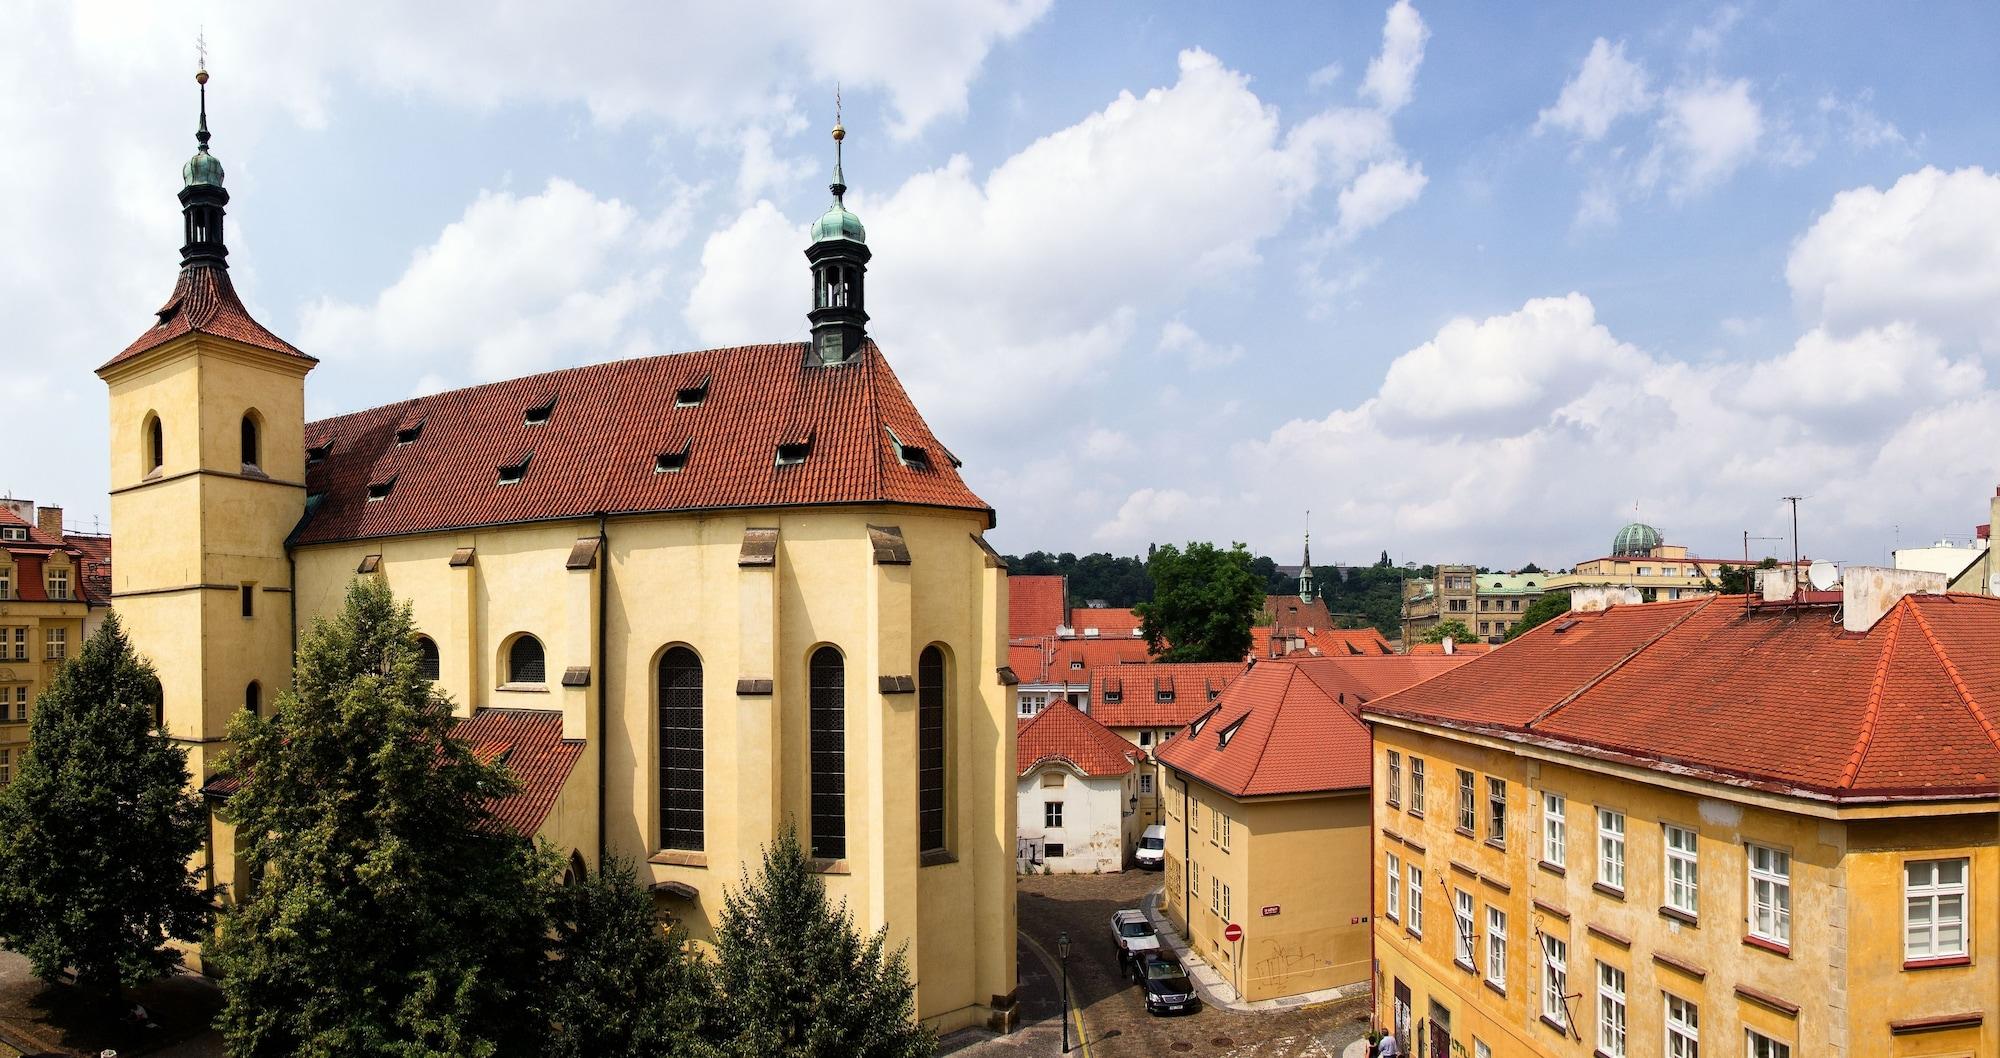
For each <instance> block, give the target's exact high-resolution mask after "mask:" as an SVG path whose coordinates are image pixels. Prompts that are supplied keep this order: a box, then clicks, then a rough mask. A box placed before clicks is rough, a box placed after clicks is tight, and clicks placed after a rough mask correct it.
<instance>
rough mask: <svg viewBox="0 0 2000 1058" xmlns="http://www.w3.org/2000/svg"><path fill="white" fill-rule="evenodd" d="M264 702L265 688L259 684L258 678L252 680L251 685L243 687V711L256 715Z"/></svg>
mask: <svg viewBox="0 0 2000 1058" xmlns="http://www.w3.org/2000/svg"><path fill="white" fill-rule="evenodd" d="M263 704H264V688H262V687H260V686H258V684H257V681H256V680H251V681H250V686H248V687H245V688H243V711H244V712H246V713H249V714H250V715H251V716H256V715H257V713H258V711H259V710H260V709H261V707H262V706H263Z"/></svg>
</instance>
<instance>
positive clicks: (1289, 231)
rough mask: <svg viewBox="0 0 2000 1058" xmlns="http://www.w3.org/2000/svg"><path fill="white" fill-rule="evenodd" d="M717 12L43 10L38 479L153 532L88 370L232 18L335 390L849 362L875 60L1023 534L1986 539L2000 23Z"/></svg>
mask: <svg viewBox="0 0 2000 1058" xmlns="http://www.w3.org/2000/svg"><path fill="white" fill-rule="evenodd" d="M666 6H667V5H637V6H629V7H627V6H622V5H592V4H580V5H567V6H564V7H563V8H562V9H561V10H557V9H556V8H554V7H553V6H551V7H550V8H549V9H548V10H546V11H543V10H538V9H533V8H518V9H517V8H501V9H498V10H491V9H489V8H488V7H477V8H473V7H463V8H461V7H455V6H453V5H426V6H425V7H423V8H421V9H416V10H417V13H416V14H414V15H413V14H411V13H410V9H406V8H405V6H403V5H394V4H388V3H379V4H373V3H351V4H342V5H331V4H325V5H303V6H299V7H296V8H293V7H287V8H285V9H283V10H276V9H268V8H266V7H260V6H253V5H247V4H224V3H212V4H185V5H171V4H168V5H154V4H137V3H134V4H83V5H79V6H76V7H70V6H67V5H59V4H53V3H51V4H44V5H39V6H33V7H31V8H29V9H28V10H27V13H26V14H25V15H24V17H23V19H22V30H21V31H20V32H17V33H15V34H12V35H10V37H9V39H8V40H7V41H6V42H4V43H0V53H4V54H0V57H4V59H5V60H6V61H5V62H4V63H0V66H4V67H5V69H4V70H0V99H5V100H6V102H5V103H4V104H0V137H4V138H5V141H6V142H8V143H9V144H10V145H12V148H13V153H14V156H15V158H16V159H17V162H16V163H15V164H11V165H10V166H9V167H7V171H6V172H0V194H5V195H7V197H8V200H9V201H11V202H14V203H17V204H24V205H25V208H17V210H14V211H10V212H11V213H13V214H15V219H16V221H17V223H20V224H21V225H23V230H20V231H18V232H17V246H20V247H22V250H21V251H20V252H17V253H16V254H14V255H10V256H11V258H12V259H11V260H10V261H8V262H7V263H6V264H4V265H0V269H4V270H5V276H6V278H5V280H4V282H0V313H4V314H5V316H6V318H8V319H9V320H12V321H15V324H16V330H17V335H18V341H17V343H16V344H15V345H14V347H13V349H12V350H11V351H10V352H8V353H7V354H6V359H7V369H8V375H9V376H10V377H11V378H12V379H13V380H14V381H15V382H16V384H17V386H18V387H20V392H21V393H22V394H23V398H22V399H20V400H17V402H16V407H17V409H18V410H17V412H16V413H15V416H14V418H15V421H16V425H17V429H15V430H12V431H10V435H11V437H12V439H13V444H11V445H10V446H9V455H8V457H7V458H6V459H5V460H4V461H0V490H6V491H11V492H12V493H13V494H15V495H17V496H31V497H33V498H35V499H38V500H41V501H43V502H49V503H60V504H62V505H64V506H65V507H67V508H68V510H69V511H70V513H71V520H72V524H76V525H85V526H87V525H89V524H90V521H91V519H92V518H93V516H104V515H108V507H109V504H108V502H107V500H106V498H105V496H104V491H105V477H106V475H105V470H104V466H105V461H106V457H105V439H104V438H105V428H104V425H103V423H104V416H105V412H104V400H103V394H102V387H101V385H100V384H99V383H98V382H97V380H96V379H95V378H94V377H92V376H91V375H90V373H89V372H90V369H91V368H93V367H95V366H96V365H97V364H98V363H101V362H102V361H103V360H104V359H106V358H108V357H109V356H110V355H111V354H112V353H114V352H116V351H117V349H119V348H121V347H122V346H123V345H124V344H125V342H127V341H129V340H130V338H131V337H132V336H133V335H135V334H137V333H138V331H139V330H141V329H142V328H143V327H144V326H145V325H146V323H147V322H149V319H150V317H149V313H150V311H151V310H152V309H153V308H155V307H156V306H157V305H158V303H159V302H160V301H161V300H162V299H163V298H164V296H165V294H166V292H167V291H168V289H169V288H170V286H171V282H172V276H173V270H174V267H175V263H176V259H177V258H176V246H177V244H178V238H177V236H178V225H179V218H178V214H177V205H176V203H175V202H174V199H173V194H174V191H175V190H176V187H177V175H178V169H179V163H180V162H181V161H182V160H183V159H184V157H185V156H186V154H187V153H188V152H189V150H190V149H191V147H192V125H193V116H194V91H193V84H192V81H191V73H192V58H193V55H192V53H193V37H194V35H195V32H196V30H197V28H200V29H202V30H203V31H204V32H205V34H206V37H207V39H208V41H209V45H210V52H211V57H212V58H211V63H210V66H211V69H212V71H213V74H214V81H213V82H212V83H211V86H210V87H211V89H212V90H213V91H212V98H211V121H212V126H213V128H214V132H215V141H214V149H215V152H216V154H217V155H218V156H219V157H220V158H221V159H222V160H223V162H224V164H225V165H226V166H227V167H228V182H229V187H230V190H231V193H232V196H233V201H232V205H231V225H232V227H231V248H232V251H233V253H232V264H233V268H234V272H235V274H236V277H237V281H238V286H239V289H241V290H242V291H243V292H244V294H245V296H246V297H247V298H248V299H249V301H250V302H251V304H252V307H253V309H254V310H255V311H256V312H257V314H258V316H259V318H260V319H261V320H262V321H263V322H264V323H265V324H266V325H268V326H270V327H272V328H273V329H274V330H276V331H278V332H279V333H280V334H283V335H285V336H286V337H288V338H289V339H291V340H292V341H294V342H295V343H297V344H299V345H301V346H302V347H304V348H306V349H307V350H308V351H309V352H312V353H314V354H315V355H317V356H319V357H320V358H321V360H322V366H321V367H320V368H319V369H318V370H316V371H315V372H314V374H313V376H312V377H311V379H310V380H309V383H308V400H309V404H310V408H311V411H312V412H313V413H314V414H331V413H335V412H339V411H345V410H351V409H354V408H359V407H365V406H369V405H373V404H379V403H384V402H387V401H391V400H397V399H401V398H404V397H407V396H409V395H411V394H413V393H416V392H421V391H428V390H435V389H439V388H448V387H453V386H459V385H466V384H470V383H475V382H479V381H485V380H489V379H492V378H501V377H509V376H512V375H515V374H521V373H526V372H529V371H536V370H544V369H548V368H553V367H560V366H565V365H569V364H575V363H587V362H593V361H598V360H605V359H612V358H616V357H620V356H630V355H642V354H648V353H656V352H670V351H674V350H679V349H686V348H698V347H705V346H709V345H715V344H726V343H734V342H743V341H772V340H792V339H798V338H800V337H802V336H803V334H804V329H805V319H804V309H805V304H804V293H805V290H806V289H807V288H806V283H805V272H804V268H803V258H802V256H801V254H800V250H801V249H802V247H803V245H804V235H803V232H804V228H805V226H806V225H807V224H808V223H809V222H810V220H811V219H812V217H813V216H815V215H816V214H817V213H818V212H819V210H820V209H822V208H824V205H825V201H826V191H825V187H824V185H825V182H826V178H827V171H828V168H829V165H830V161H831V159H830V150H829V146H830V145H829V142H828V140H827V135H826V133H827V127H828V126H829V125H830V124H831V117H832V114H831V111H832V96H833V89H834V84H835V83H836V81H838V82H840V83H841V84H842V85H843V90H844V94H845V98H846V124H847V126H848V128H849V130H850V138H849V140H848V146H849V148H850V150H849V154H848V165H847V176H848V180H849V182H850V183H851V184H852V185H853V188H854V191H853V192H852V193H851V194H850V196H849V202H850V205H852V206H853V207H854V208H855V209H856V211H857V212H859V213H860V214H861V216H862V218H863V220H864V221H865V222H867V223H868V225H869V233H870V242H871V245H872V246H873V248H874V251H875V254H876V259H875V265H874V274H873V276H872V280H873V281H872V283H871V287H870V295H871V304H870V309H871V311H872V312H873V314H874V316H875V321H874V327H873V330H874V333H875V335H876V337H877V338H878V340H880V341H881V342H882V343H883V345H884V348H885V350H886V352H887V353H888V355H889V357H890V360H891V362H892V363H893V364H894V365H895V366H896V368H897V370H898V373H899V374H900V375H901V376H902V377H903V379H904V380H905V382H906V384H908V385H909V386H910V388H911V389H912V391H913V392H914V394H915V395H916V397H917V399H918V402H919V405H920V407H921V408H922V409H923V410H924V411H925V413H926V416H927V417H928V418H929V419H930V421H931V424H932V426H933V428H934V429H935V430H936V431H937V432H938V433H939V435H940V436H941V437H942V438H943V439H944V441H945V443H946V444H948V445H950V446H951V447H952V448H953V449H954V451H955V452H957V454H958V455H959V456H961V457H962V458H963V459H964V460H965V461H966V467H965V470H964V473H965V474H966V476H967V478H968V479H969V480H970V482H971V483H972V484H973V486H974V487H975V488H976V489H977V490H979V491H980V493H981V494H982V495H983V496H985V497H986V498H987V499H988V501H989V502H991V503H993V504H994V505H995V507H996V508H998V510H999V512H1000V526H999V528H998V529H997V530H996V531H995V533H994V534H993V537H994V540H995V542H996V544H997V545H998V546H1000V547H1001V548H1003V549H1005V550H1013V551H1022V550H1029V549H1034V548H1049V549H1060V550H1076V551H1083V550H1100V549H1103V550H1112V551H1118V552H1126V553H1131V552H1136V551H1140V550H1143V548H1144V547H1145V544H1146V543H1147V542H1148V541H1150V540H1181V539H1189V538H1210V539H1234V540H1244V541H1247V542H1248V543H1250V544H1251V545H1252V546H1253V547H1255V548H1257V549H1259V550H1263V551H1268V552H1271V553H1273V554H1276V555H1278V556H1280V557H1281V558H1287V559H1289V558H1290V557H1291V556H1292V555H1293V553H1294V552H1295V551H1296V549H1297V537H1298V533H1299V530H1300V528H1301V524H1300V523H1301V522H1302V521H1303V512H1304V509H1305V508H1308V507H1310V508H1312V509H1313V511H1314V515H1313V526H1314V531H1315V536H1316V537H1317V538H1318V540H1317V542H1318V543H1319V545H1320V546H1319V548H1318V549H1317V557H1318V558H1319V559H1320V561H1322V562H1327V561H1333V560H1343V561H1368V560H1372V559H1373V558H1374V556H1375V555H1376V553H1377V552H1378V551H1380V550H1382V549H1384V548H1386V549H1388V550H1389V551H1390V552H1391V553H1392V554H1393V555H1394V556H1395V557H1396V558H1397V559H1398V560H1402V559H1405V558H1409V559H1415V560H1417V561H1471V562H1477V563H1482V564H1487V565H1493V566H1505V567H1511V566H1516V565H1519V564H1521V563H1525V562H1528V561H1531V560H1532V561H1535V562H1538V563H1540V564H1542V565H1544V566H1554V565H1567V564H1570V563H1572V562H1575V561H1577V560H1579V559H1582V558H1587V557H1591V556H1593V555H1595V554H1597V553H1599V552H1600V551H1601V550H1602V549H1603V547H1604V545H1605V543H1606V542H1607V541H1608V539H1609V536H1610V535H1611V533H1612V532H1613V531H1614V530H1615V529H1616V528H1617V526H1618V525H1619V524H1620V523H1621V522H1622V521H1623V520H1625V519H1626V518H1628V517H1629V516H1630V514H1631V512H1632V511H1633V510H1634V509H1635V507H1636V509H1637V510H1638V511H1639V512H1640V516H1641V517H1643V518H1644V519H1645V520H1647V521H1650V522H1653V523H1655V524H1658V525H1660V526H1661V527H1662V528H1663V529H1664V530H1665V531H1666V533H1667V535H1668V538H1669V539H1670V540H1672V541H1675V542H1680V543H1686V544H1689V545H1690V546H1692V547H1694V548H1695V549H1697V550H1698V551H1702V552H1715V553H1720V554H1725V555H1726V554H1732V553H1735V552H1736V550H1737V549H1738V548H1739V547H1740V543H1739V541H1740V534H1741V532H1742V531H1743V530H1745V529H1749V530H1751V531H1752V533H1753V534H1754V535H1775V534H1777V533H1778V532H1779V530H1780V528H1781V527H1782V526H1783V525H1784V523H1785V520H1784V518H1783V516H1782V514H1781V507H1780V504H1779V502H1778V497H1780V496H1783V495H1787V494H1799V495H1805V496H1807V497H1809V498H1808V500H1807V502H1806V503H1805V505H1804V506H1803V508H1802V512H1801V522H1802V530H1803V531H1802V536H1803V538H1804V539H1803V544H1804V546H1805V549H1806V550H1807V551H1808V552H1809V553H1814V554H1819V555H1823V556H1829V557H1834V558H1837V559H1844V560H1849V561H1875V562H1880V561H1882V560H1883V559H1884V557H1885V552H1886V549H1887V548H1889V547H1890V546H1892V545H1893V543H1895V542H1896V541H1897V540H1899V539H1900V541H1901V542H1902V543H1904V544H1910V543H1917V542H1928V540H1930V539H1934V538H1936V537H1938V536H1941V535H1947V534H1951V535H1957V536H1961V537H1962V536H1964V535H1966V534H1968V533H1969V531H1970V529H1971V527H1972V525H1973V524H1974V523H1978V522H1983V521H1986V520H1987V517H1986V513H1987V497H1988V496H1990V495H1992V492H1991V490H1992V488H1993V486H1994V484H1995V483H1996V482H2000V467H1996V466H1995V463H1996V458H1995V456H1996V453H2000V394H1996V392H1995V391H1994V388H1993V385H1992V373H1993V370H1994V367H1995V363H1994V361H1995V359H1996V357H2000V176H1996V175H1994V174H1993V173H1992V172H1989V170H1991V169H1992V168H1993V167H1994V165H1995V160H1994V152H1995V146H1996V138H2000V135H1996V127H1995V125H1994V124H1993V122H1992V121H1991V120H1990V116H1989V115H1988V114H1987V113H1986V111H1988V110H1990V103H1991V100H1992V99H1994V98H1995V96H1996V89H2000V72H1996V69H1995V67H1994V66H1993V64H1992V63H1991V62H1990V57H1989V56H1987V55H1985V54H1983V53H1982V50H1981V45H1982V43H1985V42H1990V41H1992V40H1994V39H2000V25H1996V23H2000V11H1995V10H1994V9H1991V8H1988V7H1982V6H1974V5H1962V6H1943V5H1929V6H1923V7H1915V6H1912V7H1904V8H1898V9H1895V10H1894V11H1893V12H1888V13H1885V12H1883V11H1882V10H1881V9H1875V8H1865V7H1862V6H1860V5H1852V6H1827V5H1808V4H1744V5H1717V4H1687V5H1677V6H1645V5H1581V4H1579V5H1536V6H1535V7H1533V8H1532V9H1529V8H1523V7H1520V6H1518V5H1489V4H1463V5H1444V4H1430V3H1423V4H1417V5H1415V6H1411V5H1409V4H1398V5H1396V6H1393V7H1391V6H1389V5H1387V4H1384V3H1368V4H1337V5H1336V4H1323V3H1322V4H1291V5H1286V4H1265V5H1257V6H1255V7H1253V8H1246V7H1242V6H1239V5H1224V4H1156V5H1143V6H1142V5H1107V4H1093V5H1083V4H1064V3H1062V2H1060V0H993V2H987V3H972V4H963V5H949V6H947V5H939V4H926V3H907V4H900V5H899V4H868V5H846V6H845V7H840V8H828V7H826V6H825V5H814V4H806V3H793V2H790V0H765V2H762V3H754V4H752V3H745V4H737V5H727V9H726V10H725V9H724V7H723V6H721V5H718V6H717V7H716V8H715V9H714V10H712V11H710V10H706V9H688V10H684V11H682V12H681V15H680V16H678V17H676V16H674V15H672V14H669V13H663V12H665V10H666ZM656 9H657V10H656ZM690 11H696V12H698V13H697V14H693V15H692V16H690V14H689V12H690ZM1246 12H1248V14H1246ZM690 19H692V20H690ZM19 159H28V160H31V161H32V163H33V164H21V163H20V162H19V161H18V160H19Z"/></svg>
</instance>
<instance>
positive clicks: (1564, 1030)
mask: <svg viewBox="0 0 2000 1058" xmlns="http://www.w3.org/2000/svg"><path fill="white" fill-rule="evenodd" d="M1537 1020H1539V1021H1540V1022H1541V1023H1542V1024H1544V1025H1547V1026H1548V1027H1549V1028H1552V1029H1554V1030H1556V1035H1558V1036H1561V1037H1563V1038H1564V1039H1568V1038H1569V1026H1568V1025H1565V1024H1563V1023H1562V1022H1560V1021H1557V1020H1556V1019H1554V1018H1552V1017H1549V1016H1548V1015H1547V1014H1543V1015H1542V1016H1541V1017H1540V1018H1539V1019H1537Z"/></svg>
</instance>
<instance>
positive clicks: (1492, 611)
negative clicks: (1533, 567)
mask: <svg viewBox="0 0 2000 1058" xmlns="http://www.w3.org/2000/svg"><path fill="white" fill-rule="evenodd" d="M1548 579H1549V578H1548V574H1546V573H1481V574H1479V575H1478V576H1477V577H1476V578H1474V584H1475V585H1476V586H1477V591H1478V605H1477V607H1476V609H1477V615H1478V623H1477V624H1474V623H1473V622H1471V621H1467V622H1466V624H1467V626H1469V627H1470V628H1471V629H1472V630H1473V631H1474V632H1475V633H1477V634H1478V636H1479V638H1480V639H1481V640H1482V641H1484V642H1487V643H1504V642H1506V641H1507V633H1508V632H1511V631H1513V629H1514V626H1515V625H1517V624H1520V623H1521V615H1522V613H1524V612H1526V610H1527V609H1528V607H1530V606H1533V605H1534V603H1535V600H1536V599H1539V598H1541V597H1542V591H1543V588H1542V585H1543V583H1544V582H1546V581H1547V580H1548Z"/></svg>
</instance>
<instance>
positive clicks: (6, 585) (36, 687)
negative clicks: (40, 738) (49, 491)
mask: <svg viewBox="0 0 2000 1058" xmlns="http://www.w3.org/2000/svg"><path fill="white" fill-rule="evenodd" d="M89 539H90V540H91V541H94V540H96V539H99V538H89ZM109 561H110V552H109V542H108V539H107V540H106V543H105V547H104V560H103V562H101V563H100V562H99V561H98V559H97V558H96V557H95V556H94V554H93V553H92V552H86V551H85V550H84V549H83V548H82V547H80V546H78V545H76V544H74V543H71V542H70V541H69V539H68V538H66V537H65V535H64V533H63V522H62V508H60V507H43V508H40V509H39V510H38V509H37V508H36V507H35V505H34V503H33V502H31V501H28V500H14V499H7V500H0V784H4V783H7V782H11V781H12V780H13V778H14V769H15V767H16V766H17V765H18V764H19V763H20V759H21V754H22V753H23V752H24V751H25V750H26V749H27V747H28V723H29V721H30V719H31V718H32V717H33V716H34V710H35V701H36V699H38V698H40V697H41V694H42V692H43V691H44V690H46V689H48V685H49V680H51V679H52V678H54V676H55V674H56V670H57V669H59V668H61V667H62V664H63V662H64V661H66V660H68V658H69V657H70V656H71V655H72V654H74V653H76V651H78V650H80V649H82V647H83V641H84V639H85V638H86V637H88V636H89V634H90V633H91V632H92V631H95V630H96V627H97V625H98V624H99V623H101V622H102V620H103V614H104V612H105V606H106V604H107V602H108V600H107V599H105V598H104V596H103V594H102V581H101V579H100V570H99V567H100V566H101V565H106V564H108V563H109Z"/></svg>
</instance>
